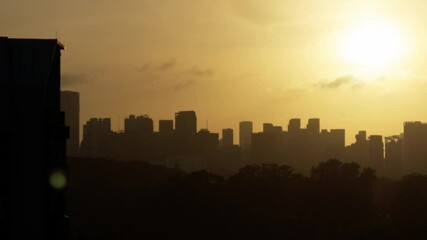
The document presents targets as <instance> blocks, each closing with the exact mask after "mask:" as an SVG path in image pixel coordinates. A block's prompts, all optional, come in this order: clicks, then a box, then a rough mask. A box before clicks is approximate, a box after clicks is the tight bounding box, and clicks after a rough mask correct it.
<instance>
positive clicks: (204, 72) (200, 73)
mask: <svg viewBox="0 0 427 240" xmlns="http://www.w3.org/2000/svg"><path fill="white" fill-rule="evenodd" d="M188 73H189V74H190V75H193V76H197V77H210V76H212V74H213V72H212V70H211V69H200V68H198V67H193V68H192V69H190V70H189V71H188Z"/></svg>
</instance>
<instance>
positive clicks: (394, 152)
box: [384, 136, 403, 179]
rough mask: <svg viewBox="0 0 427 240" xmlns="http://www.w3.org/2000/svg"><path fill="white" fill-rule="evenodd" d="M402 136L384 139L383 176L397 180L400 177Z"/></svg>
mask: <svg viewBox="0 0 427 240" xmlns="http://www.w3.org/2000/svg"><path fill="white" fill-rule="evenodd" d="M402 149H403V136H390V137H386V138H385V160H384V175H385V176H386V177H389V178H393V179H398V178H400V177H401V175H402Z"/></svg>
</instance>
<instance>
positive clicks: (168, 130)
mask: <svg viewBox="0 0 427 240" xmlns="http://www.w3.org/2000/svg"><path fill="white" fill-rule="evenodd" d="M159 133H160V134H161V135H165V136H166V135H167V136H170V135H172V134H173V120H159Z"/></svg>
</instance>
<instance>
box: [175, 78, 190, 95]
mask: <svg viewBox="0 0 427 240" xmlns="http://www.w3.org/2000/svg"><path fill="white" fill-rule="evenodd" d="M195 83H196V82H195V81H194V80H191V79H190V80H187V81H185V82H182V83H177V84H175V85H174V86H173V89H174V90H175V91H176V92H178V91H180V90H183V89H186V88H189V87H190V86H192V85H194V84H195Z"/></svg>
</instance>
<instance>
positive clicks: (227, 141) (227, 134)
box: [221, 128, 234, 147]
mask: <svg viewBox="0 0 427 240" xmlns="http://www.w3.org/2000/svg"><path fill="white" fill-rule="evenodd" d="M221 141H222V146H223V147H230V146H233V144H234V141H233V129H231V128H226V129H222V140H221Z"/></svg>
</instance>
